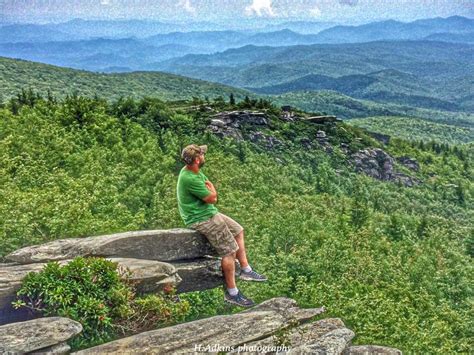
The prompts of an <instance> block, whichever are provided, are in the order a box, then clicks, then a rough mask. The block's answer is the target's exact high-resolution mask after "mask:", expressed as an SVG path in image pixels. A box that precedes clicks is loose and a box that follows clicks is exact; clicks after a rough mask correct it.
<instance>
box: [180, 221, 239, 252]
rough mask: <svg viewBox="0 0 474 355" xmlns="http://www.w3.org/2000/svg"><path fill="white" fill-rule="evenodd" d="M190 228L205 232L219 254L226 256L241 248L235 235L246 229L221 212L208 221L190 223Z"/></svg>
mask: <svg viewBox="0 0 474 355" xmlns="http://www.w3.org/2000/svg"><path fill="white" fill-rule="evenodd" d="M189 228H191V229H195V230H197V231H198V232H200V233H201V234H204V235H205V236H206V238H207V239H208V240H209V243H211V245H212V246H213V247H214V248H215V249H216V250H217V253H218V254H219V256H226V255H229V254H232V253H234V252H236V251H237V250H239V246H238V245H237V242H236V241H235V237H236V236H237V235H238V234H239V233H240V232H242V231H243V230H244V228H243V227H242V226H241V225H240V224H238V223H237V222H236V221H234V220H233V219H232V218H230V217H228V216H226V215H225V214H223V213H220V212H218V213H216V214H215V215H214V216H212V217H211V218H209V219H208V220H207V221H203V222H198V223H194V224H192V225H190V226H189Z"/></svg>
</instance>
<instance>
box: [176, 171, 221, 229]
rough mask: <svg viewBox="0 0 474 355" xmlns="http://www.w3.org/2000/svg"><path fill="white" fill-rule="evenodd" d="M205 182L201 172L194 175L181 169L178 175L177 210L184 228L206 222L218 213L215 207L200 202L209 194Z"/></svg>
mask: <svg viewBox="0 0 474 355" xmlns="http://www.w3.org/2000/svg"><path fill="white" fill-rule="evenodd" d="M206 180H208V179H207V177H206V175H204V174H203V173H202V171H199V173H197V174H196V173H194V172H192V171H191V170H188V169H186V167H183V168H182V169H181V172H180V173H179V177H178V187H177V189H176V190H177V191H176V192H177V196H178V209H179V214H180V215H181V218H182V219H183V221H184V224H186V226H189V225H191V224H193V223H197V222H202V221H206V220H208V219H209V218H211V217H212V216H214V215H215V214H216V213H217V212H218V211H217V208H216V206H214V205H213V204H212V203H206V202H204V201H203V200H202V199H203V198H205V197H207V196H209V194H210V193H211V192H210V191H209V190H208V189H207V187H206V185H205V184H204V182H205V181H206Z"/></svg>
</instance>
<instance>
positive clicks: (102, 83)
mask: <svg viewBox="0 0 474 355" xmlns="http://www.w3.org/2000/svg"><path fill="white" fill-rule="evenodd" d="M0 72H1V73H2V75H1V76H0V102H1V101H2V99H3V100H6V99H8V98H10V97H14V96H16V95H17V94H18V93H20V92H21V90H22V89H24V88H27V87H33V88H35V90H38V91H39V92H42V93H44V94H46V92H47V91H48V90H49V91H51V93H52V94H53V95H55V96H57V97H64V96H66V94H69V95H72V94H74V93H77V94H80V95H84V96H89V97H93V96H95V95H99V96H103V97H106V98H107V99H118V98H119V97H121V96H130V95H131V96H133V97H135V98H140V97H143V96H147V95H148V96H154V97H159V98H161V99H164V100H178V99H180V100H181V99H191V98H192V97H193V96H204V95H207V96H209V97H211V98H213V97H217V96H220V95H229V94H230V93H231V92H233V93H234V95H236V96H237V97H240V98H242V97H243V96H244V95H245V94H246V91H244V90H240V89H235V88H231V87H228V86H225V85H221V84H214V83H210V82H207V81H202V80H196V79H190V78H185V77H183V76H178V75H173V74H166V73H159V72H134V73H123V74H104V73H92V72H88V71H84V70H74V69H69V68H60V67H56V66H53V65H47V64H41V63H35V62H28V61H23V60H15V59H8V58H3V57H0Z"/></svg>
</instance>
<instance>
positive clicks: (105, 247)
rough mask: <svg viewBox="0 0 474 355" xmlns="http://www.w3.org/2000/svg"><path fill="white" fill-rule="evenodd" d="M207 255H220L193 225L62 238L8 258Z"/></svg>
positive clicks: (170, 258) (22, 260) (169, 258)
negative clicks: (186, 227)
mask: <svg viewBox="0 0 474 355" xmlns="http://www.w3.org/2000/svg"><path fill="white" fill-rule="evenodd" d="M203 255H216V254H215V250H214V249H213V248H212V246H211V245H210V244H209V243H208V242H207V239H206V237H204V236H203V235H201V234H200V233H198V232H196V231H193V230H190V229H185V228H176V229H169V230H146V231H136V232H125V233H116V234H108V235H102V236H96V237H87V238H69V239H59V240H55V241H52V242H49V243H46V244H41V245H35V246H30V247H26V248H22V249H19V250H17V251H14V252H13V253H10V254H8V255H7V256H6V259H7V260H8V261H13V262H18V263H22V264H26V263H38V262H45V261H51V260H65V259H71V258H74V257H76V256H104V257H122V258H136V259H148V260H159V261H174V260H183V259H194V258H199V257H202V256H203Z"/></svg>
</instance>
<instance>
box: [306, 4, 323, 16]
mask: <svg viewBox="0 0 474 355" xmlns="http://www.w3.org/2000/svg"><path fill="white" fill-rule="evenodd" d="M309 14H310V15H311V16H312V17H320V16H321V10H320V9H319V7H317V6H315V7H313V8H312V9H310V10H309Z"/></svg>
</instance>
